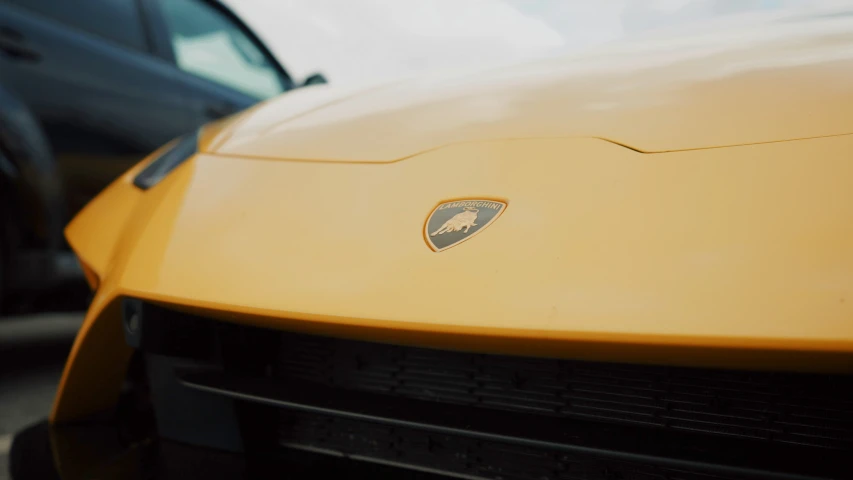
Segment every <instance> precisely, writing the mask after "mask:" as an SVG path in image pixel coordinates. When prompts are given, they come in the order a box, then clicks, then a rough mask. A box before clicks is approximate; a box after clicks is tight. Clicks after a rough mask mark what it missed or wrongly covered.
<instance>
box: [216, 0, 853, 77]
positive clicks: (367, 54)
mask: <svg viewBox="0 0 853 480" xmlns="http://www.w3.org/2000/svg"><path fill="white" fill-rule="evenodd" d="M223 1H224V2H225V3H227V4H229V5H230V6H231V8H232V9H234V10H235V11H236V12H237V13H238V14H239V15H240V16H241V17H242V18H243V19H244V21H246V22H247V23H248V24H249V25H251V26H252V28H253V29H255V30H256V31H257V33H258V34H259V36H260V37H261V38H262V39H263V40H264V41H265V42H266V43H267V44H268V45H269V46H270V47H271V50H272V51H273V53H274V54H275V55H276V56H277V57H278V59H279V60H280V61H281V62H282V64H284V66H285V68H287V69H288V71H289V72H290V73H291V75H292V76H293V77H295V78H296V79H301V78H305V77H306V76H308V75H310V74H312V73H315V72H321V73H323V74H324V76H326V77H327V79H328V80H329V82H330V83H335V84H362V83H366V84H370V83H375V82H383V81H387V80H391V79H395V78H399V77H406V76H412V75H418V74H420V73H423V72H429V71H435V70H448V69H465V68H476V67H479V66H490V65H494V64H503V63H514V62H518V61H521V60H525V59H531V58H537V57H543V56H553V55H561V54H568V53H572V52H578V51H582V50H584V49H589V48H591V47H594V46H596V45H601V44H606V43H608V42H613V41H616V40H621V39H630V38H632V37H635V36H641V35H644V34H648V33H650V32H658V31H661V30H666V29H673V28H675V29H678V28H681V29H690V28H693V27H694V26H696V25H700V24H707V23H709V22H714V21H720V20H721V19H728V18H735V17H739V16H740V17H742V16H748V15H755V14H760V13H766V12H770V13H772V14H781V13H787V12H793V11H810V10H814V11H823V10H825V9H837V8H838V7H839V6H842V7H851V9H853V0H223Z"/></svg>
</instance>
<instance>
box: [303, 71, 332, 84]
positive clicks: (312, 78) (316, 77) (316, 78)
mask: <svg viewBox="0 0 853 480" xmlns="http://www.w3.org/2000/svg"><path fill="white" fill-rule="evenodd" d="M322 83H329V82H328V81H327V80H326V77H324V76H323V74H322V73H314V74H311V75H309V76H308V78H306V79H305V80H304V81H303V82H302V84H301V85H300V87H307V86H308V85H319V84H322Z"/></svg>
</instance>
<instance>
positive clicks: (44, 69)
mask: <svg viewBox="0 0 853 480" xmlns="http://www.w3.org/2000/svg"><path fill="white" fill-rule="evenodd" d="M139 1H140V0H74V1H69V0H0V84H2V85H3V86H4V87H6V88H8V89H10V90H11V91H13V92H14V93H15V94H17V95H18V96H20V97H21V98H22V100H23V101H24V102H25V103H26V104H27V105H28V106H29V108H30V109H32V110H33V111H34V113H35V114H36V116H37V117H38V119H39V120H40V122H41V123H42V126H43V128H44V129H45V132H46V133H47V136H48V138H49V139H50V142H51V146H52V148H53V150H54V154H55V155H56V158H57V161H58V163H59V168H60V172H61V174H62V175H63V181H64V184H65V189H66V193H67V194H68V196H69V207H70V208H69V209H70V212H69V213H73V212H74V211H76V210H77V209H78V208H79V207H81V206H82V205H83V204H84V203H85V202H86V201H87V200H88V199H89V198H91V197H92V196H93V195H95V194H96V193H97V192H98V191H100V190H101V189H102V188H103V187H104V186H106V185H107V184H108V183H109V181H111V180H112V179H113V178H115V177H116V176H117V175H119V174H120V173H121V172H123V171H125V170H126V169H127V168H129V167H130V166H131V165H132V164H133V163H135V162H136V161H138V160H140V159H141V158H142V157H143V156H144V155H146V154H147V153H149V152H151V151H152V150H154V149H155V148H157V147H158V146H160V145H162V144H163V143H165V142H167V141H169V140H170V139H172V138H174V137H176V136H178V135H180V134H182V133H184V132H186V131H188V130H190V129H192V127H193V125H194V124H195V123H196V121H195V118H193V116H192V115H191V114H190V111H189V109H188V105H189V102H188V101H187V99H186V87H185V85H184V83H185V82H184V81H183V79H182V78H181V75H180V73H179V72H177V71H176V69H175V68H174V67H173V65H171V64H170V62H169V61H167V60H165V59H163V58H159V57H158V56H157V52H156V48H155V47H156V45H155V44H154V42H153V41H152V36H151V34H150V28H149V25H148V24H147V23H146V18H145V16H144V14H143V11H142V9H141V4H140V3H139Z"/></svg>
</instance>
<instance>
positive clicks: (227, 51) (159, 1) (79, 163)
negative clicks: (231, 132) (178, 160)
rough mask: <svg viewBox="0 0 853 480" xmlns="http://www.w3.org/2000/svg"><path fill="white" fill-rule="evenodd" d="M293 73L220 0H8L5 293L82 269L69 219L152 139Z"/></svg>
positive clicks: (272, 88) (1, 275)
mask: <svg viewBox="0 0 853 480" xmlns="http://www.w3.org/2000/svg"><path fill="white" fill-rule="evenodd" d="M323 82H325V80H324V79H323V78H322V76H319V75H314V76H312V77H309V80H307V81H306V82H305V83H323ZM296 86H298V85H296V84H295V82H294V81H293V80H292V79H291V78H290V76H289V75H288V74H287V72H286V71H285V69H284V68H283V67H282V66H281V65H280V64H279V63H278V62H277V61H276V59H275V58H274V57H273V55H272V54H271V53H270V51H269V50H268V49H267V47H266V46H265V45H264V44H263V42H262V41H261V40H260V39H259V38H258V37H257V36H256V35H255V34H254V33H253V32H252V31H251V30H250V29H249V28H248V27H247V26H246V25H245V24H244V23H243V22H242V21H241V20H240V19H239V18H238V17H237V16H236V15H235V14H234V13H233V12H232V11H231V10H229V9H228V8H227V7H226V6H225V5H223V4H222V3H220V2H218V1H216V0H0V233H2V234H0V298H2V296H3V293H4V292H5V293H6V294H7V295H8V293H9V292H10V291H19V292H20V291H33V290H37V289H40V288H44V287H46V286H49V285H51V284H55V283H57V282H59V281H62V280H63V279H65V278H67V277H68V276H69V275H71V276H75V275H77V274H78V273H79V271H80V270H79V267H78V266H77V264H76V262H75V261H74V260H73V257H71V256H70V254H66V253H64V252H65V249H64V246H63V240H62V227H63V226H64V225H65V223H66V222H67V220H68V219H69V218H70V216H72V215H73V214H74V213H75V212H76V211H77V210H79V209H80V208H81V207H82V206H83V205H84V204H85V203H86V202H87V201H88V200H89V199H90V198H92V197H93V196H94V195H95V194H96V193H97V192H99V191H100V190H101V189H103V188H104V187H105V186H106V185H107V184H108V183H109V182H110V181H111V180H113V179H114V178H115V177H117V176H118V175H119V174H120V173H121V172H123V171H125V170H127V169H128V168H129V167H130V166H131V165H133V164H134V163H136V162H137V161H139V160H140V159H141V158H142V157H143V156H145V155H146V154H147V153H149V152H151V151H153V150H154V149H155V148H157V147H159V146H160V145H162V144H164V143H165V142H167V141H169V140H170V139H172V138H175V137H176V136H179V135H181V134H183V133H185V132H187V131H190V130H192V129H193V128H195V127H196V126H198V125H201V124H203V123H206V122H208V121H210V120H212V119H216V118H219V117H223V116H227V115H229V114H231V113H234V112H236V111H239V110H242V109H244V108H246V107H248V106H250V105H252V104H254V103H256V102H258V101H260V100H263V99H265V98H269V97H272V96H275V95H278V94H280V93H282V92H285V91H287V90H289V89H292V88H294V87H296Z"/></svg>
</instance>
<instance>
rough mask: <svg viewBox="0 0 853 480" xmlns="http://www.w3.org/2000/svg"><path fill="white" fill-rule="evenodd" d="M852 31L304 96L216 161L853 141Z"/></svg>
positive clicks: (243, 125) (263, 118) (668, 42)
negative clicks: (513, 147)
mask: <svg viewBox="0 0 853 480" xmlns="http://www.w3.org/2000/svg"><path fill="white" fill-rule="evenodd" d="M851 26H853V25H851V24H850V21H849V20H846V19H844V18H842V19H841V20H837V19H836V20H826V21H798V22H781V21H780V22H776V23H772V24H767V25H762V26H761V27H760V28H752V29H751V30H749V31H740V30H736V31H733V32H717V33H715V34H714V35H704V36H702V35H695V36H692V37H687V38H682V39H664V40H660V41H653V40H649V41H647V42H645V43H643V42H636V41H635V42H632V43H630V44H625V45H621V44H617V45H615V46H611V47H608V48H607V49H601V50H598V51H595V52H591V53H589V54H585V55H583V56H575V57H567V58H562V59H556V60H547V61H540V62H538V63H532V64H526V65H517V66H513V67H507V68H501V69H493V70H487V71H482V72H478V73H473V74H467V75H457V76H425V77H421V78H418V79H415V80H410V81H406V82H398V83H396V84H393V85H388V86H384V87H377V88H373V89H372V90H367V91H363V92H356V91H355V90H354V89H347V88H341V87H316V88H314V87H312V88H308V89H301V90H297V91H295V92H292V93H288V94H286V95H283V96H282V97H279V98H277V99H275V100H272V101H269V102H267V103H266V104H264V105H261V106H259V107H257V108H255V109H253V110H252V111H250V112H248V113H247V114H245V115H244V116H243V117H241V119H240V121H239V122H238V123H239V124H238V125H237V126H235V128H233V129H230V130H229V131H228V132H227V134H225V135H224V137H223V138H225V137H227V141H223V142H218V143H217V145H218V151H219V152H220V153H223V154H233V155H240V156H252V157H264V158H286V159H302V160H305V159H311V160H327V161H329V160H332V161H352V162H373V163H376V162H388V161H393V160H397V159H400V158H404V157H408V156H411V155H414V154H417V153H419V152H423V151H426V150H430V149H433V148H437V147H441V146H445V145H449V144H453V143H458V142H469V141H483V140H502V139H506V138H533V137H535V138H541V137H598V138H604V139H608V140H611V141H614V142H617V143H621V144H623V145H627V146H630V147H631V148H634V149H636V150H640V151H644V152H662V151H673V150H684V149H697V148H708V147H719V146H730V145H745V144H754V143H762V142H772V141H780V140H790V139H801V138H813V137H822V136H829V135H839V134H847V133H853V116H851V115H849V112H850V111H853V93H851V92H853V91H851V89H850V88H849V85H850V81H851V78H850V74H849V72H850V71H851V68H853V49H851V48H850V47H851V45H853V28H851Z"/></svg>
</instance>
